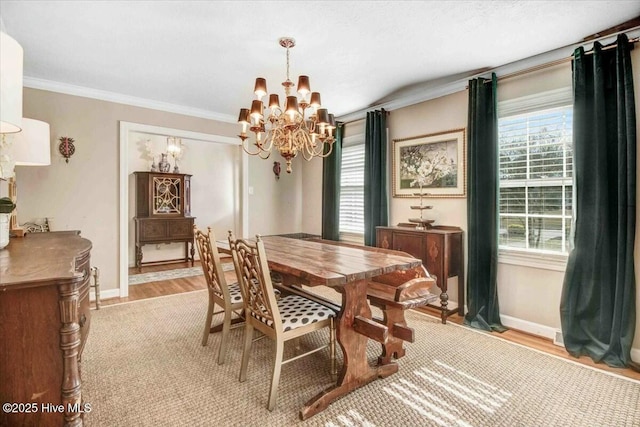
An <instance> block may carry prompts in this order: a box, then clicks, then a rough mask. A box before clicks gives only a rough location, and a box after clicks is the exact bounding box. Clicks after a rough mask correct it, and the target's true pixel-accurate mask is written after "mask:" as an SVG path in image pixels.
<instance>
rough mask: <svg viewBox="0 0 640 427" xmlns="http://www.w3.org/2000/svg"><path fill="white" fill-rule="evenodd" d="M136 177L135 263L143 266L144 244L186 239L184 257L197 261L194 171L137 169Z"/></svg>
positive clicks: (177, 241) (184, 240)
mask: <svg viewBox="0 0 640 427" xmlns="http://www.w3.org/2000/svg"><path fill="white" fill-rule="evenodd" d="M134 175H135V180H136V187H135V188H136V216H135V218H134V219H133V220H134V222H135V227H136V232H135V239H136V267H137V268H138V270H140V269H141V267H142V257H143V254H142V247H143V246H144V245H149V244H159V243H181V242H184V252H185V255H184V260H185V261H189V260H191V266H193V265H194V262H193V261H194V257H195V247H194V244H193V223H194V221H195V218H194V217H192V216H191V175H187V174H180V173H159V172H134ZM189 245H191V249H189Z"/></svg>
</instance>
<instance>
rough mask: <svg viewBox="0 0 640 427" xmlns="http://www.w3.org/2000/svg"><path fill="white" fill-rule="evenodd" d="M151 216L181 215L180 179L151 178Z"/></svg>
mask: <svg viewBox="0 0 640 427" xmlns="http://www.w3.org/2000/svg"><path fill="white" fill-rule="evenodd" d="M152 188H153V196H152V197H153V214H154V215H157V214H181V213H182V194H181V179H180V178H170V177H153V187H152Z"/></svg>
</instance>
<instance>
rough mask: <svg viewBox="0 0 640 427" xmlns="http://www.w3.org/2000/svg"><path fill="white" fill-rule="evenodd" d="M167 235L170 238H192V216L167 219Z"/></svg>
mask: <svg viewBox="0 0 640 427" xmlns="http://www.w3.org/2000/svg"><path fill="white" fill-rule="evenodd" d="M165 221H166V222H167V236H168V237H169V238H170V239H193V218H184V219H167V220H165Z"/></svg>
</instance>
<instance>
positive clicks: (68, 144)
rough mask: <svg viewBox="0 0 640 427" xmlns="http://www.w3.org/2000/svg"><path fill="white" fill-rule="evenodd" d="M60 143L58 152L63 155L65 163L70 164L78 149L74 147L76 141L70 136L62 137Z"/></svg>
mask: <svg viewBox="0 0 640 427" xmlns="http://www.w3.org/2000/svg"><path fill="white" fill-rule="evenodd" d="M59 141H60V144H59V145H58V151H59V152H60V154H62V157H64V161H65V162H67V163H69V158H70V157H71V156H73V153H75V152H76V147H75V145H73V143H74V142H75V141H74V140H73V138H69V137H68V136H61V137H60V139H59Z"/></svg>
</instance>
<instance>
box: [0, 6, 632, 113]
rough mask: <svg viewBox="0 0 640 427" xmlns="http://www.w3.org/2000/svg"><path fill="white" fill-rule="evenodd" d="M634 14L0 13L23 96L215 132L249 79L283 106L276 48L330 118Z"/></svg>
mask: <svg viewBox="0 0 640 427" xmlns="http://www.w3.org/2000/svg"><path fill="white" fill-rule="evenodd" d="M638 16H640V1H637V0H633V1H626V0H617V1H340V2H337V1H335V2H334V1H295V2H294V1H155V2H154V1H109V2H107V1H4V0H1V1H0V18H1V19H2V26H3V31H5V32H6V33H8V34H9V35H11V36H12V37H14V38H15V39H16V40H17V41H18V42H19V43H20V44H21V45H22V47H23V48H24V75H25V85H26V86H31V87H40V88H49V89H53V90H55V89H58V90H60V91H63V92H64V91H66V92H69V93H73V92H74V91H75V92H83V91H84V92H85V93H93V94H94V95H95V96H96V97H102V98H103V99H104V98H105V95H110V96H111V97H112V98H113V99H123V100H129V101H131V102H132V103H134V104H135V103H136V101H142V100H144V101H145V102H147V101H153V102H155V103H157V104H158V105H160V103H164V107H165V108H166V109H168V110H172V109H173V110H177V111H185V112H192V113H193V114H194V115H198V116H202V117H212V118H217V119H222V120H229V121H235V120H236V119H237V114H238V110H239V109H240V108H241V107H249V106H250V102H251V99H252V97H253V84H254V81H255V78H256V77H258V76H260V77H265V78H266V79H267V86H268V89H269V91H270V92H276V93H279V94H280V99H281V100H282V99H283V96H284V92H283V90H282V87H281V86H280V83H281V82H283V81H284V80H285V76H286V59H285V58H286V56H285V49H284V48H282V47H280V46H279V44H278V39H279V38H280V37H282V36H292V37H294V38H295V39H296V42H297V45H296V47H295V48H293V49H292V50H291V80H293V81H294V82H297V76H298V75H299V74H307V75H309V76H310V80H311V89H312V90H314V91H319V92H320V93H321V94H322V101H323V104H324V106H325V107H327V108H329V110H330V112H333V113H335V115H336V117H340V116H345V115H348V114H350V113H354V112H358V111H362V110H365V109H367V108H371V107H373V106H379V105H383V104H384V103H385V102H389V101H390V100H394V99H397V98H398V97H401V96H406V94H407V93H409V92H411V88H412V87H417V88H420V87H424V85H425V84H428V82H429V81H432V80H439V81H447V80H451V79H454V78H456V79H460V78H463V77H467V76H471V75H474V74H477V73H478V72H480V71H482V70H487V69H493V68H496V67H498V66H501V65H504V64H508V63H511V62H514V61H518V60H521V59H523V58H528V57H531V56H534V55H538V54H541V53H544V52H548V51H552V50H555V49H558V48H562V47H566V46H570V45H573V44H575V43H579V42H580V41H581V40H582V39H583V38H584V37H587V36H590V35H592V34H595V33H597V32H599V31H602V30H605V29H607V28H610V27H612V26H615V25H618V24H621V23H623V22H625V21H628V20H629V19H632V18H634V17H638ZM85 89H90V90H85ZM107 98H108V97H107Z"/></svg>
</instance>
